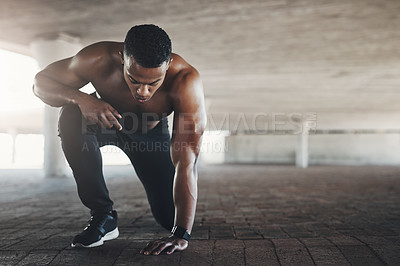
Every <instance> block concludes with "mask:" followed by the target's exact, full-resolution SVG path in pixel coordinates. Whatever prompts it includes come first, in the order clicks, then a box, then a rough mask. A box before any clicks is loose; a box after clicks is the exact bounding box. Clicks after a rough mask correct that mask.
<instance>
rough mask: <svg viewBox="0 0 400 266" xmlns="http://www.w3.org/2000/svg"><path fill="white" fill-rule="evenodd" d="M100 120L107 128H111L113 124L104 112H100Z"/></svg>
mask: <svg viewBox="0 0 400 266" xmlns="http://www.w3.org/2000/svg"><path fill="white" fill-rule="evenodd" d="M100 120H101V122H102V123H103V124H104V125H105V126H106V127H107V128H112V126H113V124H112V123H111V122H110V121H109V120H108V117H107V115H106V114H101V115H100Z"/></svg>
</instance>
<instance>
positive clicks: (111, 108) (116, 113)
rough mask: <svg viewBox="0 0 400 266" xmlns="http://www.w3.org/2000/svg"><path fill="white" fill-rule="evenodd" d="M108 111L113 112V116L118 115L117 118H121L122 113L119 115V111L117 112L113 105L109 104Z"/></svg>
mask: <svg viewBox="0 0 400 266" xmlns="http://www.w3.org/2000/svg"><path fill="white" fill-rule="evenodd" d="M110 111H111V112H112V113H113V115H114V116H115V117H118V118H119V119H121V118H122V115H120V113H118V111H117V110H115V109H114V107H112V106H110Z"/></svg>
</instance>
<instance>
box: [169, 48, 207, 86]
mask: <svg viewBox="0 0 400 266" xmlns="http://www.w3.org/2000/svg"><path fill="white" fill-rule="evenodd" d="M172 59H173V61H172V66H171V67H172V69H171V70H172V72H173V74H172V75H173V77H172V86H171V89H172V91H173V92H175V93H179V92H182V90H188V89H194V87H193V85H194V84H196V83H198V82H201V79H200V73H199V71H198V70H197V69H196V68H194V67H193V66H192V65H190V64H189V63H188V62H186V61H185V60H184V59H183V58H182V57H181V56H179V55H177V54H173V55H172Z"/></svg>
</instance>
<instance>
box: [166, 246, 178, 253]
mask: <svg viewBox="0 0 400 266" xmlns="http://www.w3.org/2000/svg"><path fill="white" fill-rule="evenodd" d="M177 247H178V245H172V246H170V247H168V248H166V249H165V252H166V253H167V254H168V255H169V254H172V253H174V251H175V250H176V249H177Z"/></svg>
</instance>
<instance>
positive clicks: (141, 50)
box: [124, 24, 172, 68]
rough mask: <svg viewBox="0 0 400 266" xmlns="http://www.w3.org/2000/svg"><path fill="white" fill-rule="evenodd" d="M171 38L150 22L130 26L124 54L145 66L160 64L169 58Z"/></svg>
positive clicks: (150, 66) (157, 65)
mask: <svg viewBox="0 0 400 266" xmlns="http://www.w3.org/2000/svg"><path fill="white" fill-rule="evenodd" d="M171 50H172V48H171V40H170V38H169V36H168V34H167V33H166V32H165V31H164V30H163V29H161V28H160V27H158V26H156V25H152V24H146V25H138V26H134V27H132V28H131V29H130V30H129V31H128V33H127V34H126V38H125V44H124V54H125V55H127V56H133V58H134V59H135V61H136V62H137V63H138V64H139V65H141V66H142V67H146V68H154V67H159V66H161V65H162V64H163V63H164V62H168V61H169V59H170V58H171Z"/></svg>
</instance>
